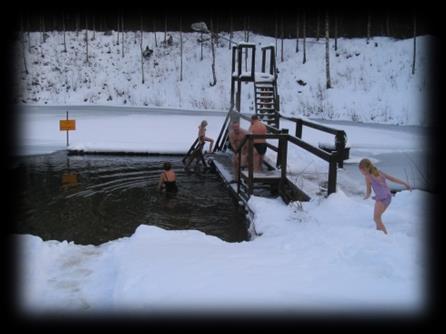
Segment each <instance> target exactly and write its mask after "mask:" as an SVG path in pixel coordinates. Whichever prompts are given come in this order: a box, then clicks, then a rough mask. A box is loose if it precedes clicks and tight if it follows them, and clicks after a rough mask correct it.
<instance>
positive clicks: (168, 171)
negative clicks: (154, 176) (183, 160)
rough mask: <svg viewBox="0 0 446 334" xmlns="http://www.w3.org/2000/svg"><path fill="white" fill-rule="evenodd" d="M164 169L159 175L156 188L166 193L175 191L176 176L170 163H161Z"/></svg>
mask: <svg viewBox="0 0 446 334" xmlns="http://www.w3.org/2000/svg"><path fill="white" fill-rule="evenodd" d="M163 168H164V171H163V172H162V173H161V175H160V182H159V184H158V189H159V190H160V191H163V190H164V191H165V192H166V193H176V192H177V191H178V187H177V182H176V180H177V176H176V174H175V172H174V171H173V170H172V165H171V163H170V162H165V163H164V165H163Z"/></svg>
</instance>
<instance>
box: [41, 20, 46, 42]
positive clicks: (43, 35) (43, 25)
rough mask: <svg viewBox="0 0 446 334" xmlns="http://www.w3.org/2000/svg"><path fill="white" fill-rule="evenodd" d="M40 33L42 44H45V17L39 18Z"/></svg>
mask: <svg viewBox="0 0 446 334" xmlns="http://www.w3.org/2000/svg"><path fill="white" fill-rule="evenodd" d="M40 31H41V36H42V43H45V42H46V31H45V17H44V16H41V17H40Z"/></svg>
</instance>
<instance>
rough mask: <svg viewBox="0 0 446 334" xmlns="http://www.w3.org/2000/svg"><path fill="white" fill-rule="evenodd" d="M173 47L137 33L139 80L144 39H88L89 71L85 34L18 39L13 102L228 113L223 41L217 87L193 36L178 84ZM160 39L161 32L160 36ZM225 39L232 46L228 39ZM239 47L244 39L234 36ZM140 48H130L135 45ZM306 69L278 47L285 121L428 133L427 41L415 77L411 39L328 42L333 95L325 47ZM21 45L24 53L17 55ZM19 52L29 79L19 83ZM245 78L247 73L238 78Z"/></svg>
mask: <svg viewBox="0 0 446 334" xmlns="http://www.w3.org/2000/svg"><path fill="white" fill-rule="evenodd" d="M170 34H171V35H172V36H173V45H172V46H169V47H166V48H165V47H162V46H160V45H158V47H155V45H154V34H153V33H147V32H146V33H144V34H143V48H145V47H146V46H149V47H150V48H152V49H154V52H153V55H152V56H151V58H150V59H147V60H145V61H144V78H145V82H144V84H143V83H142V75H141V53H140V44H139V41H140V33H139V32H137V33H136V34H135V33H133V32H127V33H126V34H125V40H124V57H122V42H120V43H119V45H118V44H117V34H116V33H115V32H114V34H113V35H104V33H103V32H96V33H95V36H94V40H93V39H92V38H93V34H92V32H91V31H90V32H89V44H88V52H89V53H88V54H89V61H88V63H87V62H86V43H85V34H84V33H80V34H79V35H77V34H76V33H75V32H67V33H66V41H67V52H63V50H64V46H63V33H62V32H48V38H47V39H46V41H45V42H44V43H43V42H42V38H41V35H40V33H30V34H29V35H28V34H27V33H25V34H24V43H23V44H21V43H19V42H18V43H17V47H16V50H17V56H16V59H17V61H16V63H15V65H16V69H15V71H16V73H17V82H16V84H15V86H16V88H17V89H16V96H15V99H16V101H17V103H19V104H21V103H25V104H28V105H29V104H37V105H54V104H57V105H70V104H76V105H78V104H85V105H96V104H100V105H111V106H116V105H121V106H141V107H143V106H148V107H166V108H169V107H170V108H189V109H220V110H227V108H228V107H229V92H230V78H231V51H230V50H229V48H228V42H226V41H225V40H224V39H220V42H219V47H217V48H216V63H215V68H216V76H217V84H216V85H215V86H213V87H211V86H210V85H209V83H210V82H212V71H211V51H210V47H209V43H208V42H206V43H205V44H204V48H203V60H200V58H201V56H200V52H201V51H200V44H199V43H198V41H197V40H198V39H199V37H200V34H199V33H184V34H183V81H180V46H179V43H180V36H179V33H178V32H170ZM157 36H158V40H161V39H163V38H164V37H163V36H164V33H160V32H158V33H157ZM223 36H226V37H228V35H227V34H223ZM233 39H234V40H235V41H242V40H243V32H235V33H234V37H233ZM135 41H136V43H135ZM306 41H307V42H306V44H307V51H306V52H307V62H306V63H305V64H303V63H302V58H303V52H302V40H300V51H299V53H296V52H295V49H296V41H295V40H294V39H285V40H284V42H283V45H284V50H283V54H284V60H283V61H281V59H280V55H281V47H280V45H281V43H280V41H279V42H278V52H277V67H278V70H279V77H278V89H279V94H280V97H281V99H280V101H281V109H282V113H284V114H286V115H301V116H302V115H303V116H307V117H316V118H326V119H342V120H353V121H362V122H379V123H389V124H405V125H409V124H413V125H425V124H429V122H430V117H431V112H430V111H429V110H426V101H425V98H426V94H429V92H430V90H431V88H432V82H431V80H429V72H428V68H429V67H428V63H429V54H430V53H429V52H430V50H431V49H432V47H433V45H436V44H437V43H438V41H437V40H436V39H435V38H434V37H432V36H420V37H417V57H416V72H415V75H412V73H411V71H412V57H413V39H407V40H395V39H393V38H387V37H374V38H372V39H371V41H370V43H369V44H367V43H366V41H365V39H345V38H340V39H338V49H337V51H335V50H334V40H331V49H330V50H331V51H330V69H331V71H330V73H331V82H332V86H333V88H332V89H328V90H327V89H326V88H325V44H324V41H323V40H322V39H321V40H319V41H316V39H314V38H307V40H306ZM249 42H250V43H255V44H256V46H257V56H256V69H257V71H260V63H261V56H260V48H261V47H262V46H266V45H275V40H274V38H270V37H265V36H261V35H256V34H250V39H249ZM22 45H23V47H22ZM23 51H24V52H25V59H26V60H25V61H26V63H27V68H28V71H29V74H28V75H26V74H25V70H24V61H23V55H22V54H23ZM243 70H244V69H243ZM253 92H254V91H253V88H252V86H251V85H243V87H242V108H243V109H242V111H243V112H251V111H253V103H252V97H253Z"/></svg>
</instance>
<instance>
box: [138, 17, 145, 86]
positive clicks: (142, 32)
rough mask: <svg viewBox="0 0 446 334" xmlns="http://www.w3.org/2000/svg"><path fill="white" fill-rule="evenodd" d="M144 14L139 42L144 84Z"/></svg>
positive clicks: (141, 18)
mask: <svg viewBox="0 0 446 334" xmlns="http://www.w3.org/2000/svg"><path fill="white" fill-rule="evenodd" d="M143 26H144V24H143V16H142V15H141V16H140V31H141V38H140V42H139V48H140V50H141V82H142V84H143V85H144V54H143V37H144V29H143Z"/></svg>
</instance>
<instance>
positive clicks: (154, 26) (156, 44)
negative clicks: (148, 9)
mask: <svg viewBox="0 0 446 334" xmlns="http://www.w3.org/2000/svg"><path fill="white" fill-rule="evenodd" d="M153 34H154V37H155V46H156V47H158V42H157V40H156V19H155V18H153Z"/></svg>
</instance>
